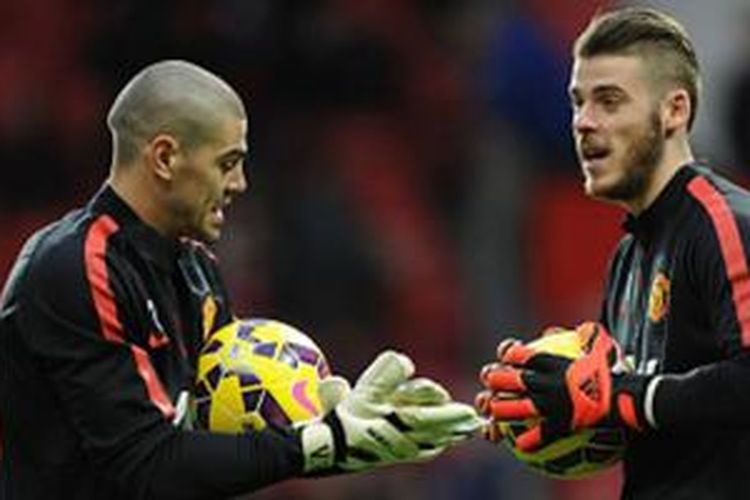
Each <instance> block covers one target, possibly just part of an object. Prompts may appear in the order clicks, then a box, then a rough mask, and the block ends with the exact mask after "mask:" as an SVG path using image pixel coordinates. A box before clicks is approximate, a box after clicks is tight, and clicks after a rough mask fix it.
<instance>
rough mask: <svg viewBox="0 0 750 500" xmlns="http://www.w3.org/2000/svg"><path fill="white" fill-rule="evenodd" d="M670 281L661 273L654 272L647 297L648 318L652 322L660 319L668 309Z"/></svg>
mask: <svg viewBox="0 0 750 500" xmlns="http://www.w3.org/2000/svg"><path fill="white" fill-rule="evenodd" d="M671 285H672V283H671V282H670V281H669V278H667V276H666V275H665V274H664V273H662V272H658V273H656V277H655V278H654V281H653V282H652V283H651V294H650V295H649V297H648V319H650V320H651V321H652V322H654V323H658V322H659V321H661V320H662V319H663V318H664V316H666V315H667V312H668V311H669V289H670V287H671Z"/></svg>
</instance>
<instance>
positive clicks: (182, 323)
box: [0, 186, 302, 500]
mask: <svg viewBox="0 0 750 500" xmlns="http://www.w3.org/2000/svg"><path fill="white" fill-rule="evenodd" d="M231 318H232V316H231V312H230V308H229V303H228V298H227V294H226V291H225V288H224V286H223V285H222V281H221V279H220V277H219V274H218V271H217V267H216V263H215V261H214V258H213V257H212V256H211V254H210V253H209V252H208V251H207V250H206V249H205V247H203V246H202V245H200V244H198V243H195V242H192V241H172V240H168V239H165V238H163V237H162V236H160V235H159V234H158V233H157V232H156V231H155V230H153V229H152V228H151V227H149V226H147V225H146V224H144V223H143V222H142V221H140V220H139V218H138V217H137V216H136V215H135V213H134V212H133V211H132V210H131V209H130V208H129V207H128V206H127V205H126V204H125V203H124V201H123V200H122V199H121V198H119V197H118V196H117V194H116V193H115V192H114V190H113V189H112V188H111V187H109V186H105V187H103V188H102V190H101V191H99V193H98V194H97V195H96V196H95V197H94V198H93V199H92V201H91V202H90V203H89V204H88V205H87V206H86V207H84V208H82V209H79V210H76V211H73V212H71V213H69V214H68V215H66V216H65V217H63V218H62V219H60V220H59V221H57V222H55V223H53V224H51V225H49V226H47V227H46V228H44V229H42V230H40V231H38V232H37V233H36V234H34V235H33V236H32V237H31V238H30V239H29V240H28V241H27V242H26V244H25V246H24V247H23V250H22V251H21V253H20V255H19V257H18V259H17V261H16V263H15V266H14V268H13V270H12V272H11V275H10V277H9V278H8V281H7V283H6V285H5V288H4V291H3V293H2V297H1V299H0V421H2V429H3V435H4V436H3V440H4V442H3V450H2V458H1V459H0V462H1V465H0V467H1V469H0V470H1V471H2V472H1V474H0V498H2V499H7V500H37V499H38V500H54V499H65V500H89V499H91V500H103V499H104V500H120V499H188V498H190V499H193V498H195V499H198V498H205V499H212V500H213V499H218V498H226V497H228V496H231V495H236V494H238V493H241V492H246V491H250V490H253V489H257V488H259V487H261V486H263V485H266V484H269V483H272V482H275V481H277V480H280V479H283V478H286V477H290V476H293V475H297V474H299V472H300V469H301V462H302V459H301V452H300V445H299V442H298V441H297V440H296V438H291V437H288V436H281V435H279V434H276V433H274V432H272V431H266V432H259V433H251V434H247V435H242V436H228V435H217V434H209V433H207V432H203V431H191V430H187V429H186V428H185V425H184V423H185V421H186V420H187V419H186V415H185V406H184V405H185V403H186V394H187V392H188V391H190V389H191V386H192V381H193V376H194V367H195V364H196V355H197V352H198V350H199V348H200V344H201V342H202V339H203V337H204V336H205V335H206V334H207V332H209V331H212V330H214V329H215V328H217V327H219V326H221V325H222V324H225V323H227V322H228V321H230V320H231Z"/></svg>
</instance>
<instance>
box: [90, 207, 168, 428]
mask: <svg viewBox="0 0 750 500" xmlns="http://www.w3.org/2000/svg"><path fill="white" fill-rule="evenodd" d="M117 229H118V226H117V222H115V221H114V219H112V218H111V217H109V216H107V215H102V216H100V217H99V218H98V219H96V221H94V223H93V224H92V225H91V227H90V228H89V232H88V234H87V236H86V242H85V245H84V259H85V265H86V276H87V278H88V281H89V286H90V287H91V296H92V298H93V300H94V308H95V309H96V313H97V315H98V316H99V322H100V324H101V328H102V335H103V336H104V338H106V339H107V340H109V341H110V342H116V343H122V344H124V343H126V342H125V333H124V331H123V327H122V324H121V323H120V320H119V317H118V314H117V302H115V296H114V294H113V293H112V290H111V289H110V286H109V272H108V270H107V262H106V259H105V256H106V254H107V253H106V250H107V242H108V240H109V237H110V236H111V235H112V234H113V233H114V232H115V231H117ZM130 350H131V353H132V354H133V359H134V361H135V365H136V369H137V370H138V374H139V375H140V377H141V379H142V380H143V383H144V384H145V385H146V391H147V393H148V396H149V399H150V400H151V402H152V403H153V404H154V405H155V406H156V407H157V408H159V410H160V411H161V412H162V414H163V415H164V416H165V417H167V418H170V419H171V418H172V417H173V416H174V415H175V409H174V406H173V405H172V402H171V401H170V399H169V397H168V396H167V393H166V391H165V390H164V386H163V385H162V383H161V381H160V380H159V376H158V375H157V374H156V370H155V369H154V367H153V365H152V364H151V360H150V358H149V356H148V353H147V352H146V351H144V350H143V349H141V348H139V347H137V346H134V345H131V346H130Z"/></svg>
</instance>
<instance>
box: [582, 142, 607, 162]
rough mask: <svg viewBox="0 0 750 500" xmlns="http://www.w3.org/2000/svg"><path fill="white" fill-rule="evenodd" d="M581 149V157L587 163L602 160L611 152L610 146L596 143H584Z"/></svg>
mask: <svg viewBox="0 0 750 500" xmlns="http://www.w3.org/2000/svg"><path fill="white" fill-rule="evenodd" d="M579 151H580V156H581V159H582V160H583V161H584V162H586V163H592V162H598V161H601V160H603V159H605V158H606V157H607V156H609V154H610V153H611V150H610V149H609V148H608V147H606V146H602V145H596V144H583V145H581V146H580V148H579Z"/></svg>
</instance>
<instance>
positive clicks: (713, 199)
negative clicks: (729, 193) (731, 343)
mask: <svg viewBox="0 0 750 500" xmlns="http://www.w3.org/2000/svg"><path fill="white" fill-rule="evenodd" d="M688 190H689V191H690V193H691V194H692V195H693V196H694V197H695V198H696V199H697V200H698V202H699V203H700V204H701V205H703V208H705V209H706V212H708V215H709V217H710V218H711V221H712V222H713V224H714V228H715V229H716V233H717V235H718V239H719V245H720V247H721V255H722V257H723V258H724V266H725V267H726V270H727V279H728V280H729V283H730V284H731V286H732V299H733V301H734V310H735V314H736V315H737V322H738V323H739V325H740V330H741V339H742V345H743V347H748V346H750V273H748V268H747V259H746V258H745V248H744V246H743V244H742V238H741V237H740V231H739V228H738V227H737V221H736V220H735V218H734V215H733V214H732V211H731V210H730V209H729V205H728V204H727V201H726V200H725V199H724V196H722V194H721V193H719V192H718V191H717V190H716V188H715V187H714V186H713V185H712V184H711V183H710V182H708V180H706V178H705V177H700V176H699V177H696V178H695V179H693V180H692V181H690V184H688Z"/></svg>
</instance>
